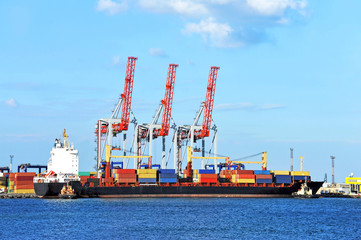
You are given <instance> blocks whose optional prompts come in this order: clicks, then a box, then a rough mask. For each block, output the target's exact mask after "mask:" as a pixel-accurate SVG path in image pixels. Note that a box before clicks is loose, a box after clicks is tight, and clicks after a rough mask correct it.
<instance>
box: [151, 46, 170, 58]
mask: <svg viewBox="0 0 361 240" xmlns="http://www.w3.org/2000/svg"><path fill="white" fill-rule="evenodd" d="M149 54H150V55H152V56H157V57H167V54H166V53H165V52H164V51H163V50H162V49H161V48H150V49H149Z"/></svg>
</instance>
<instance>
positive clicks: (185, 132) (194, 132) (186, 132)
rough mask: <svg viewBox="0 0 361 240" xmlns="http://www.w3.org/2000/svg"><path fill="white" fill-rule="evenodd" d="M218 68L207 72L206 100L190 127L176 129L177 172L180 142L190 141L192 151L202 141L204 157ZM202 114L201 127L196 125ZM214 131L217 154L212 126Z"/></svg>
mask: <svg viewBox="0 0 361 240" xmlns="http://www.w3.org/2000/svg"><path fill="white" fill-rule="evenodd" d="M218 70H219V67H215V66H212V67H211V69H210V70H209V75H208V83H207V94H206V99H205V101H204V102H202V104H201V106H200V108H199V111H198V112H197V115H196V117H195V119H194V121H193V124H192V125H182V126H179V127H178V133H177V146H178V166H177V172H180V170H181V164H182V159H183V157H182V149H181V148H182V141H184V140H187V142H188V141H190V145H191V148H192V149H193V144H194V143H195V142H196V141H197V140H199V139H202V157H205V151H204V146H205V139H204V138H206V137H209V133H210V130H211V122H212V112H213V104H214V93H215V89H216V80H217V74H218ZM202 112H204V113H203V122H202V125H201V126H199V125H198V121H199V119H200V116H201V114H202ZM212 129H213V130H215V136H214V139H213V141H214V152H215V154H217V137H216V133H217V132H216V130H217V128H216V127H215V126H214V127H213V128H212ZM215 166H216V160H215ZM202 167H203V168H204V162H203V160H202Z"/></svg>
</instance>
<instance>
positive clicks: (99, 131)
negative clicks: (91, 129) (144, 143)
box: [96, 57, 137, 178]
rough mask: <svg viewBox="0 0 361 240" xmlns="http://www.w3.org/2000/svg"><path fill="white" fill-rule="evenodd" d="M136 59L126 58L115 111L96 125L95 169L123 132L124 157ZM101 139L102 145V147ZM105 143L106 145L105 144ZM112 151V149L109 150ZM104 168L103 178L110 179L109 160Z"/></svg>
mask: <svg viewBox="0 0 361 240" xmlns="http://www.w3.org/2000/svg"><path fill="white" fill-rule="evenodd" d="M136 60H137V58H136V57H128V62H127V67H126V74H125V83H124V92H123V93H122V94H121V95H120V98H119V101H118V103H117V104H116V106H115V109H114V111H113V113H112V115H111V117H110V118H102V119H99V120H98V123H97V125H96V135H97V139H96V142H97V149H96V150H97V167H98V169H101V165H102V164H101V162H102V153H103V152H104V150H105V147H106V146H110V147H111V148H113V147H112V139H113V137H116V136H117V134H119V133H122V132H123V155H124V156H126V139H127V135H126V134H127V130H128V126H129V118H130V113H131V103H132V93H133V81H134V70H135V62H136ZM120 111H121V116H120V118H119V113H120ZM102 137H104V138H103V140H104V143H103V145H102ZM106 142H107V143H106ZM110 150H112V149H110ZM113 150H120V148H113ZM106 160H107V161H106V167H105V169H106V170H105V178H110V162H109V161H108V160H109V158H107V159H106Z"/></svg>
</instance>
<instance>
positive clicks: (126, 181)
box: [116, 178, 137, 183]
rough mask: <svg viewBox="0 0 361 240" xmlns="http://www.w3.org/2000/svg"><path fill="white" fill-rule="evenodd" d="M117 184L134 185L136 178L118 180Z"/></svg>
mask: <svg viewBox="0 0 361 240" xmlns="http://www.w3.org/2000/svg"><path fill="white" fill-rule="evenodd" d="M116 180H117V182H118V183H136V182H137V179H136V178H118V179H116Z"/></svg>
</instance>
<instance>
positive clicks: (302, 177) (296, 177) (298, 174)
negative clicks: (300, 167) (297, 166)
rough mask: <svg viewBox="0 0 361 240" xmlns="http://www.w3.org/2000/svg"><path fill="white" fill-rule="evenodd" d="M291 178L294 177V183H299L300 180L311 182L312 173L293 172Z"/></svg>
mask: <svg viewBox="0 0 361 240" xmlns="http://www.w3.org/2000/svg"><path fill="white" fill-rule="evenodd" d="M291 176H292V177H293V180H294V181H299V180H303V181H308V180H310V173H309V172H301V171H299V172H297V171H293V172H291Z"/></svg>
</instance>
